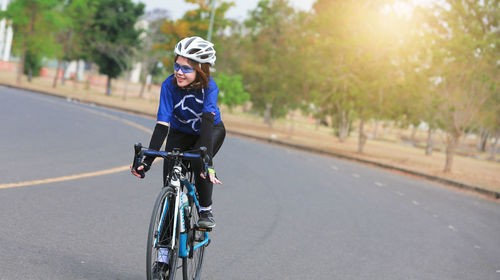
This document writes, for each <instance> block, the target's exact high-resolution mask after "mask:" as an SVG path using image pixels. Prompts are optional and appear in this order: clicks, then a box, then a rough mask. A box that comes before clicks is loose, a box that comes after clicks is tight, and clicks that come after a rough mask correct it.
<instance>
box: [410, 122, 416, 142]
mask: <svg viewBox="0 0 500 280" xmlns="http://www.w3.org/2000/svg"><path fill="white" fill-rule="evenodd" d="M415 135H417V126H416V125H414V126H413V128H412V130H411V139H410V141H411V142H412V143H413V144H414V145H415V143H416V142H417V140H416V139H415Z"/></svg>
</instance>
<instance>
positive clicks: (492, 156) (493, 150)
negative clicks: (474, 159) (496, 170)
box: [489, 129, 500, 160]
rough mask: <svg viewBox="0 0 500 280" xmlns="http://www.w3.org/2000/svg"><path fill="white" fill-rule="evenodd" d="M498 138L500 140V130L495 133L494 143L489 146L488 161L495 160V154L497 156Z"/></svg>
mask: <svg viewBox="0 0 500 280" xmlns="http://www.w3.org/2000/svg"><path fill="white" fill-rule="evenodd" d="M498 138H500V129H498V130H497V133H496V135H495V142H493V145H491V148H490V149H491V150H490V158H489V159H490V160H495V157H496V154H497V145H498Z"/></svg>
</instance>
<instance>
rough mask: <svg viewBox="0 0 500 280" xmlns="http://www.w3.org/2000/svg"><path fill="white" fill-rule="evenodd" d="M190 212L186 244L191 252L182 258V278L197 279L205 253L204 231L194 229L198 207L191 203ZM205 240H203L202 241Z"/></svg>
mask: <svg viewBox="0 0 500 280" xmlns="http://www.w3.org/2000/svg"><path fill="white" fill-rule="evenodd" d="M191 206H192V207H191V213H190V219H189V225H190V228H189V232H188V238H187V242H188V246H189V248H190V250H191V251H192V252H190V253H189V254H188V257H187V258H183V259H182V276H183V278H184V280H198V279H200V275H201V266H202V264H203V256H204V253H205V247H206V244H205V242H206V241H205V232H201V231H198V230H196V223H197V222H198V218H199V215H198V209H197V208H196V206H195V205H191ZM204 241H205V242H204ZM202 244H203V245H202Z"/></svg>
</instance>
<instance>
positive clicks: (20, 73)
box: [16, 42, 28, 85]
mask: <svg viewBox="0 0 500 280" xmlns="http://www.w3.org/2000/svg"><path fill="white" fill-rule="evenodd" d="M27 48H28V47H27V45H26V42H25V43H23V50H22V54H21V61H19V65H18V66H17V78H16V82H17V84H18V85H20V84H21V79H22V77H23V73H24V60H25V59H26V49H27Z"/></svg>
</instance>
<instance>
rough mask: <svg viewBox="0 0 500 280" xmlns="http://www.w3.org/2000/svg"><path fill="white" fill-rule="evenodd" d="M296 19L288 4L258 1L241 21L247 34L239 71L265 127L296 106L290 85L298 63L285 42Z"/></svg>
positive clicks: (280, 0) (287, 41)
mask: <svg viewBox="0 0 500 280" xmlns="http://www.w3.org/2000/svg"><path fill="white" fill-rule="evenodd" d="M297 20H298V18H297V17H296V14H295V11H294V10H293V8H292V7H291V6H290V5H289V3H288V1H286V0H274V1H270V0H261V1H260V2H259V3H258V5H257V8H255V9H254V10H252V11H250V19H248V20H247V21H245V26H246V28H247V29H248V34H245V35H246V39H244V42H243V47H244V48H245V49H246V51H247V55H246V56H245V57H242V58H241V60H242V62H241V70H242V72H243V73H245V74H244V80H245V83H246V84H247V85H248V91H249V92H250V93H251V101H252V105H253V107H254V109H256V110H257V111H259V112H260V113H262V114H263V115H264V122H266V123H267V124H268V125H269V126H272V120H273V119H274V118H276V117H279V116H284V115H285V114H286V113H287V112H288V109H290V108H291V107H294V106H297V102H296V101H297V95H296V94H295V93H296V91H295V89H293V90H292V84H291V83H290V82H293V77H294V76H293V75H297V73H293V71H297V70H298V69H297V68H296V67H295V66H297V65H300V62H297V61H295V60H294V57H293V55H291V54H290V52H293V50H294V46H293V44H290V41H289V40H288V38H289V35H291V34H292V32H291V30H293V27H294V26H295V24H297V23H298V21H297ZM298 73H300V72H298Z"/></svg>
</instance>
